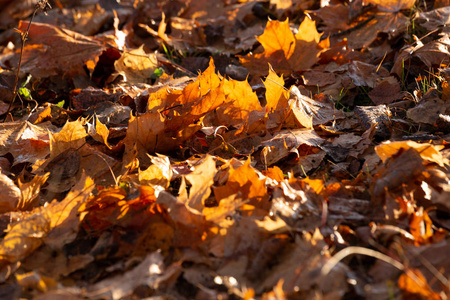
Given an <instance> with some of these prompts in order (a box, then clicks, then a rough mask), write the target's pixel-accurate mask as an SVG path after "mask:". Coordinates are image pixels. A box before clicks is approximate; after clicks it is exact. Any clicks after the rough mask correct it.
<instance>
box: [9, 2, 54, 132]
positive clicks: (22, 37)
mask: <svg viewBox="0 0 450 300" xmlns="http://www.w3.org/2000/svg"><path fill="white" fill-rule="evenodd" d="M49 8H50V9H51V8H52V7H51V6H50V3H48V1H47V0H40V1H39V2H38V3H36V5H35V6H34V11H33V14H32V15H31V18H30V22H29V23H28V27H27V30H26V31H25V32H22V31H20V32H19V33H20V40H21V42H22V45H21V47H20V55H19V63H18V65H17V71H16V78H15V80H14V89H13V95H12V97H11V101H9V106H8V110H7V111H6V115H5V119H3V123H4V122H6V119H7V118H8V114H9V113H10V111H11V108H12V106H13V103H14V100H15V99H16V96H17V92H18V89H17V84H18V83H19V75H20V66H21V65H22V57H23V49H24V48H25V43H26V41H27V39H28V33H29V32H30V27H31V23H32V22H33V18H34V16H35V15H36V13H37V11H38V10H39V9H42V10H43V11H44V12H46V11H47V9H49Z"/></svg>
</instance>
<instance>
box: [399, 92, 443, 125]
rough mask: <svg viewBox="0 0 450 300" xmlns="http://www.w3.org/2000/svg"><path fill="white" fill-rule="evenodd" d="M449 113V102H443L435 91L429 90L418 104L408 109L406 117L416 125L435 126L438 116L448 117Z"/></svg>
mask: <svg viewBox="0 0 450 300" xmlns="http://www.w3.org/2000/svg"><path fill="white" fill-rule="evenodd" d="M449 113H450V101H444V100H443V99H442V100H441V98H440V97H439V92H438V91H437V90H436V89H430V90H429V91H427V93H426V94H425V95H423V97H422V99H421V100H420V101H419V103H418V104H417V105H416V106H415V107H413V108H410V109H408V111H407V112H406V115H407V117H408V118H410V119H411V120H413V121H414V122H417V123H425V124H430V125H435V124H436V122H437V121H438V120H439V115H440V114H443V115H448V114H449Z"/></svg>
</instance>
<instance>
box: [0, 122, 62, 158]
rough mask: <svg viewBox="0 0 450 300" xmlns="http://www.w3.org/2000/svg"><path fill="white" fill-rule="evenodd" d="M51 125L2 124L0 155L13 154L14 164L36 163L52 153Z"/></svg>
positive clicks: (0, 129) (0, 130)
mask: <svg viewBox="0 0 450 300" xmlns="http://www.w3.org/2000/svg"><path fill="white" fill-rule="evenodd" d="M48 125H49V124H40V125H33V124H31V123H29V122H27V121H25V122H23V121H19V122H12V123H11V122H10V123H2V124H0V155H5V154H6V153H8V152H9V153H11V154H12V155H13V157H14V164H18V163H22V162H34V161H36V160H38V159H42V158H44V157H46V156H47V155H48V154H49V152H50V146H49V131H48V129H50V130H53V129H52V128H53V127H52V126H48Z"/></svg>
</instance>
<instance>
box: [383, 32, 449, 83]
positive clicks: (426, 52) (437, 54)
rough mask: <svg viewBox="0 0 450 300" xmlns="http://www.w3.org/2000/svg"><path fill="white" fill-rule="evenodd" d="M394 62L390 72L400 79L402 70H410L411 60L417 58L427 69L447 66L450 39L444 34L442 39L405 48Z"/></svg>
mask: <svg viewBox="0 0 450 300" xmlns="http://www.w3.org/2000/svg"><path fill="white" fill-rule="evenodd" d="M402 50H403V51H402V52H400V53H399V54H398V55H397V57H396V60H395V62H394V66H393V67H392V70H391V72H392V73H395V74H397V75H398V76H400V77H401V75H402V72H404V68H410V66H411V60H412V59H413V58H414V57H418V58H419V59H420V60H421V61H422V62H423V63H424V64H425V65H426V66H427V67H428V68H433V67H439V66H441V64H445V65H447V64H448V63H449V61H450V59H449V57H450V37H449V36H448V34H445V35H444V36H443V37H441V38H439V39H437V40H434V41H432V42H429V43H427V44H423V43H422V42H420V43H418V44H417V46H405V47H404V48H403V49H402Z"/></svg>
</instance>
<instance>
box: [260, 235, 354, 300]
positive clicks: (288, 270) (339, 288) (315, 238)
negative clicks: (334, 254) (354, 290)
mask: <svg viewBox="0 0 450 300" xmlns="http://www.w3.org/2000/svg"><path fill="white" fill-rule="evenodd" d="M322 239H323V237H322V236H321V234H320V233H319V232H318V230H316V231H315V232H314V234H313V235H311V234H309V233H308V234H306V236H305V238H303V239H302V238H299V237H297V238H296V240H295V243H294V244H291V245H288V246H287V247H286V248H285V249H284V250H283V251H282V252H281V253H279V254H278V257H277V260H278V261H279V263H278V264H276V265H275V266H273V267H272V268H271V270H270V272H268V271H267V270H265V271H264V272H261V273H260V274H259V276H261V277H262V283H261V284H260V285H259V286H258V287H257V289H256V292H257V293H259V292H261V291H262V290H263V289H267V288H272V287H274V286H276V285H277V282H278V281H279V280H280V278H283V280H284V284H283V287H282V289H283V291H284V293H285V294H286V295H287V298H290V295H291V296H294V295H295V294H296V291H298V290H300V291H304V292H305V296H306V298H311V297H314V295H315V292H313V291H312V289H311V286H312V285H315V286H316V288H317V289H319V290H320V292H321V293H322V295H325V296H327V297H330V299H332V298H333V299H339V298H341V297H342V296H343V295H344V294H345V293H346V291H347V283H346V281H347V278H346V270H347V267H345V266H344V265H343V264H342V263H339V264H338V265H337V266H336V267H335V268H334V269H333V271H332V272H331V273H330V274H328V275H327V276H325V277H323V275H321V274H320V269H321V267H322V266H323V265H324V264H325V263H326V262H327V261H328V260H329V259H330V258H329V254H328V253H327V251H326V250H324V246H325V245H324V243H323V240H322ZM324 252H325V253H324ZM316 292H317V290H316Z"/></svg>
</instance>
